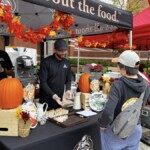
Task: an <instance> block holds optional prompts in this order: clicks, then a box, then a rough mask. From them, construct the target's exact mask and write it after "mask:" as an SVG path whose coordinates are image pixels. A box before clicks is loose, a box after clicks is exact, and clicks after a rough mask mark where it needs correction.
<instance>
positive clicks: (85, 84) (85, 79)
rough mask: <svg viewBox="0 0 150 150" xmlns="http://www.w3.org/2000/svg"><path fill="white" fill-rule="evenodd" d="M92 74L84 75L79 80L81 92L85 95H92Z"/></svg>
mask: <svg viewBox="0 0 150 150" xmlns="http://www.w3.org/2000/svg"><path fill="white" fill-rule="evenodd" d="M90 76H91V74H82V75H81V76H80V79H79V90H80V91H81V92H83V93H90V80H89V77H90Z"/></svg>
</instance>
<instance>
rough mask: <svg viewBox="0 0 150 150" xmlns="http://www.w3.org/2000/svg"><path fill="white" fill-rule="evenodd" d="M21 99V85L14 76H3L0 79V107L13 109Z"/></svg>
mask: <svg viewBox="0 0 150 150" xmlns="http://www.w3.org/2000/svg"><path fill="white" fill-rule="evenodd" d="M22 100H23V86H22V84H21V82H20V81H19V80H18V79H16V78H5V79H2V80H1V81H0V108H1V109H13V108H16V107H18V106H19V105H20V104H21V103H22Z"/></svg>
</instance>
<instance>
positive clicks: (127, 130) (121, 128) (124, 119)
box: [112, 92, 145, 139]
mask: <svg viewBox="0 0 150 150" xmlns="http://www.w3.org/2000/svg"><path fill="white" fill-rule="evenodd" d="M144 94H145V92H143V93H142V94H141V95H140V97H139V98H138V99H137V100H136V102H135V103H134V104H132V105H130V106H128V107H127V108H125V109H124V110H123V111H122V112H120V113H119V115H118V116H117V117H116V118H115V120H114V121H113V123H112V131H113V133H114V134H115V135H117V136H118V137H119V138H121V139H126V138H128V137H129V136H130V135H131V134H132V132H133V131H134V128H135V127H136V125H137V124H138V121H139V118H140V114H141V107H142V103H143V97H144Z"/></svg>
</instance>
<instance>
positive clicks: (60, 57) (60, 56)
mask: <svg viewBox="0 0 150 150" xmlns="http://www.w3.org/2000/svg"><path fill="white" fill-rule="evenodd" d="M56 55H57V57H58V58H59V59H64V58H65V55H63V56H64V57H62V55H59V54H57V53H56Z"/></svg>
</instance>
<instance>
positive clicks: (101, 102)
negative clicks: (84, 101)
mask: <svg viewBox="0 0 150 150" xmlns="http://www.w3.org/2000/svg"><path fill="white" fill-rule="evenodd" d="M106 102H107V99H106V97H105V96H104V95H103V94H102V93H99V92H94V93H93V94H92V95H91V97H90V98H89V105H90V108H91V109H92V110H94V111H97V112H99V111H102V110H103V109H104V106H105V104H106Z"/></svg>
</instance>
